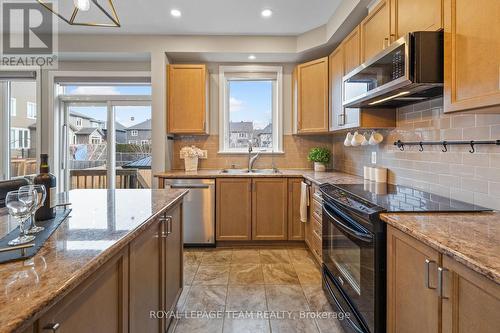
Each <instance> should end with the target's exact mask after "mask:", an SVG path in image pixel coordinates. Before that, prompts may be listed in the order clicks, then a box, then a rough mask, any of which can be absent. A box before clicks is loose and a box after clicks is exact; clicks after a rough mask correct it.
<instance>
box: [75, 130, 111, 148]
mask: <svg viewBox="0 0 500 333" xmlns="http://www.w3.org/2000/svg"><path fill="white" fill-rule="evenodd" d="M74 135H75V141H76V144H77V145H87V144H92V145H98V144H101V143H104V142H105V140H104V132H103V130H102V129H100V128H94V127H84V128H81V129H79V130H78V131H77V132H75V133H74Z"/></svg>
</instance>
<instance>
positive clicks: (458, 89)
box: [444, 0, 500, 112]
mask: <svg viewBox="0 0 500 333" xmlns="http://www.w3.org/2000/svg"><path fill="white" fill-rule="evenodd" d="M499 13H500V1H495V0H477V1H470V0H445V1H444V31H445V34H444V36H445V44H444V45H445V49H444V111H445V112H452V111H461V110H471V109H476V108H483V107H489V106H494V105H500V38H499V36H500V24H499V23H498V22H499V21H498V20H499V19H498V17H499ZM495 110H496V112H499V111H498V110H499V109H498V108H496V109H495Z"/></svg>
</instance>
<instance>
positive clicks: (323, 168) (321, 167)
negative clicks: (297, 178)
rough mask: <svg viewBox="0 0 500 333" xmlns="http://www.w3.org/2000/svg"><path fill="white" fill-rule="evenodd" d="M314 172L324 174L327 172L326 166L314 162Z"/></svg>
mask: <svg viewBox="0 0 500 333" xmlns="http://www.w3.org/2000/svg"><path fill="white" fill-rule="evenodd" d="M314 171H316V172H324V171H326V165H324V164H323V163H319V162H314Z"/></svg>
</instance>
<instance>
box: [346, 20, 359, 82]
mask: <svg viewBox="0 0 500 333" xmlns="http://www.w3.org/2000/svg"><path fill="white" fill-rule="evenodd" d="M341 45H342V48H343V50H344V54H343V57H344V62H343V64H344V66H343V68H344V75H345V74H347V73H349V72H350V71H352V70H353V69H355V68H356V67H358V66H359V65H361V27H360V26H357V27H356V28H354V30H353V31H352V32H351V33H350V34H349V35H347V37H346V38H345V39H344V40H343V41H342V44H341Z"/></svg>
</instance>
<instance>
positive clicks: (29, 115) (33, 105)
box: [26, 102, 38, 119]
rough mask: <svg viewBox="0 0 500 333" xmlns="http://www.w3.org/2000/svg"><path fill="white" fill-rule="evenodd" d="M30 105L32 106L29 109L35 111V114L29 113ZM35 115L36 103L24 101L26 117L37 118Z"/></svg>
mask: <svg viewBox="0 0 500 333" xmlns="http://www.w3.org/2000/svg"><path fill="white" fill-rule="evenodd" d="M30 106H31V107H32V108H31V109H32V110H34V111H35V115H32V114H30ZM37 116H38V110H37V107H36V103H33V102H26V118H28V119H37V118H38V117H37Z"/></svg>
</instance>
